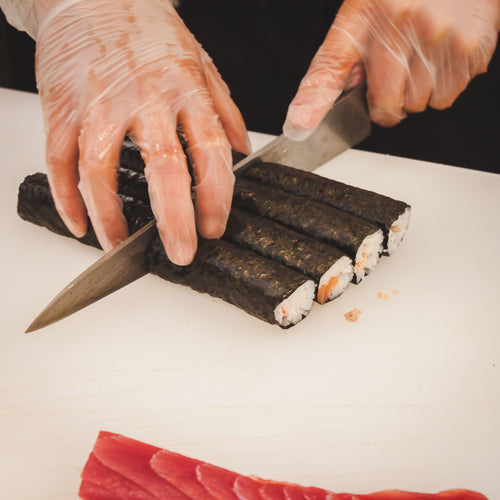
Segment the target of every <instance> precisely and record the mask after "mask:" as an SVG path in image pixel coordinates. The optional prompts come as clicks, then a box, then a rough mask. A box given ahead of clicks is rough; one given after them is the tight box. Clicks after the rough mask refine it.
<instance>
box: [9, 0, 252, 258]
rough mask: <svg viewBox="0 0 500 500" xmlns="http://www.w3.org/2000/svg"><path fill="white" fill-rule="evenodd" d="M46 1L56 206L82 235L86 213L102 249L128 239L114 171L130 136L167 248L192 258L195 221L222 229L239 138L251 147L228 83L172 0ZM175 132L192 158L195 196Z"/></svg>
mask: <svg viewBox="0 0 500 500" xmlns="http://www.w3.org/2000/svg"><path fill="white" fill-rule="evenodd" d="M4 1H5V0H4ZM47 1H49V0H45V1H44V0H40V4H45V5H46V4H47ZM49 3H52V6H51V8H49V9H45V10H44V9H41V12H42V13H41V14H40V11H39V12H38V14H37V15H38V19H39V21H40V25H39V26H38V28H37V49H36V76H37V85H38V89H39V93H40V98H41V103H42V108H43V114H44V120H45V127H46V132H47V143H46V163H47V172H48V177H49V182H50V187H51V191H52V194H53V197H54V200H55V204H56V207H57V210H58V212H59V214H60V215H61V217H62V219H63V221H64V222H65V224H66V225H67V227H68V229H69V230H70V231H71V232H72V233H73V234H74V235H75V236H77V237H80V236H83V235H84V234H85V232H86V229H87V213H88V216H89V217H90V220H91V221H92V225H93V227H94V229H95V232H96V235H97V237H98V239H99V242H100V243H101V245H102V247H103V248H104V250H106V251H107V250H109V249H111V248H113V247H114V246H116V245H117V244H118V243H120V242H121V241H122V240H124V239H125V238H126V237H127V235H128V233H127V225H126V221H125V219H124V217H123V215H122V213H121V203H120V199H119V197H118V195H117V176H116V169H117V166H118V162H119V154H120V148H121V144H122V141H123V138H124V136H125V135H126V134H128V135H129V136H130V137H131V138H132V139H133V140H134V141H135V142H136V144H137V145H138V146H139V147H140V148H141V153H142V156H143V159H144V161H145V164H146V171H145V173H146V178H147V181H148V186H149V194H150V199H151V205H152V209H153V212H154V214H155V217H156V220H157V224H158V230H159V233H160V236H161V238H162V241H163V244H164V246H165V250H166V252H167V255H168V256H169V258H170V259H171V260H172V261H173V262H174V263H176V264H179V265H186V264H188V263H189V262H191V261H192V259H193V257H194V254H195V252H196V248H197V233H196V229H198V232H199V234H200V235H201V236H203V237H206V238H217V237H220V236H221V235H222V233H223V232H224V229H225V224H226V221H227V217H228V214H229V210H230V206H231V198H232V191H233V184H234V175H233V173H232V161H231V146H232V147H233V148H234V149H236V150H238V151H241V152H244V153H248V152H249V146H248V136H247V132H246V129H245V125H244V122H243V119H242V117H241V114H240V112H239V111H238V109H237V107H236V106H235V104H234V103H233V101H232V100H231V98H230V96H229V91H228V88H227V86H226V85H225V83H224V82H223V80H222V79H221V77H220V75H219V74H218V72H217V70H216V68H215V66H214V64H213V62H212V61H211V59H210V58H209V56H208V55H207V54H206V53H205V52H204V50H203V49H202V48H201V46H200V45H199V44H198V42H197V41H196V40H195V38H194V37H193V35H192V34H191V33H190V32H189V31H188V29H187V28H186V27H185V25H184V23H183V22H182V20H181V19H180V18H179V16H178V14H177V12H176V11H175V9H174V8H173V6H172V5H171V3H170V2H169V1H168V0H62V1H52V2H50V1H49ZM177 130H179V131H180V132H181V133H182V135H183V137H184V138H185V139H186V142H187V145H188V154H189V157H190V159H191V163H192V165H193V177H194V184H195V187H194V188H193V189H194V192H195V200H194V205H193V201H192V196H191V177H190V175H189V173H188V169H187V163H186V157H185V155H184V153H183V150H182V147H181V144H180V143H179V140H178V136H177Z"/></svg>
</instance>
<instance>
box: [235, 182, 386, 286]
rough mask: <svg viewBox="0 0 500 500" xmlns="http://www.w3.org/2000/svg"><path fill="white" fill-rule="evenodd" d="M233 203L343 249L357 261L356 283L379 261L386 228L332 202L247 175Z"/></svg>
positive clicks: (236, 191)
mask: <svg viewBox="0 0 500 500" xmlns="http://www.w3.org/2000/svg"><path fill="white" fill-rule="evenodd" d="M233 205H234V206H236V207H238V208H241V209H244V210H247V211H249V212H253V213H256V214H258V215H261V216H263V217H267V218H269V219H272V220H274V221H277V222H279V223H281V224H284V225H285V226H288V227H289V228H291V229H294V230H296V231H298V232H301V233H304V234H306V235H308V236H311V237H312V238H315V239H318V240H320V241H323V242H325V243H328V244H330V245H332V246H335V247H337V248H339V249H340V250H342V251H343V252H345V253H346V254H347V255H348V256H349V257H350V258H351V259H352V260H353V261H354V278H353V281H354V282H355V283H359V282H360V281H361V280H362V279H363V278H364V277H365V276H366V275H368V274H369V273H370V272H371V271H372V270H373V269H374V268H375V266H376V265H377V263H378V261H379V258H380V254H381V252H382V242H383V239H384V236H383V233H382V230H381V229H380V228H379V227H378V226H377V225H375V224H372V223H371V222H368V221H366V220H364V219H361V218H359V217H356V216H354V215H351V214H348V213H346V212H343V211H342V210H339V209H337V208H334V207H331V206H330V205H325V204H324V203H320V202H318V201H315V200H311V199H309V198H304V197H302V196H296V195H293V194H290V193H287V192H285V191H283V190H282V189H279V188H277V187H273V186H268V185H266V184H261V183H258V182H253V181H250V180H248V179H244V178H238V179H237V181H236V183H235V188H234V195H233Z"/></svg>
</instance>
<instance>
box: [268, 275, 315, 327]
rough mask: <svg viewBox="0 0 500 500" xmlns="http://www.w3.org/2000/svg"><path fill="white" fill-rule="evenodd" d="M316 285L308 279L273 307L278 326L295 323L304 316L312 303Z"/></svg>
mask: <svg viewBox="0 0 500 500" xmlns="http://www.w3.org/2000/svg"><path fill="white" fill-rule="evenodd" d="M315 292H316V285H315V283H314V281H313V280H308V281H306V282H305V283H303V284H302V285H300V286H299V287H298V288H297V290H295V291H294V292H293V293H292V294H291V295H290V296H289V297H288V298H286V299H285V300H283V302H281V303H279V304H278V305H277V306H276V308H275V309H274V318H275V319H276V321H277V322H278V324H279V325H280V326H290V325H295V324H296V323H298V322H299V321H300V320H302V319H303V318H305V317H306V316H307V315H308V314H309V311H310V310H311V307H312V305H313V300H314V295H315Z"/></svg>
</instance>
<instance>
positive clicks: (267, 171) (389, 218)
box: [242, 163, 411, 255]
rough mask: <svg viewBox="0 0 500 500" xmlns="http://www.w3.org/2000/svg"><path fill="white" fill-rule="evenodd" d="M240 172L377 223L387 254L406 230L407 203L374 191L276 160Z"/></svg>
mask: <svg viewBox="0 0 500 500" xmlns="http://www.w3.org/2000/svg"><path fill="white" fill-rule="evenodd" d="M242 175H243V176H244V177H245V178H247V179H251V180H253V181H256V182H261V183H263V184H269V185H272V186H276V187H279V188H280V189H283V190H284V191H287V192H289V193H292V194H295V195H298V196H304V197H306V198H310V199H312V200H316V201H319V202H321V203H325V204H327V205H331V206H332V207H335V208H338V209H340V210H343V211H345V212H348V213H350V214H353V215H356V216H357V217H360V218H362V219H365V220H368V221H370V222H372V223H374V224H377V225H378V226H379V227H380V228H381V229H382V230H383V232H384V251H385V253H387V254H388V255H390V254H392V253H394V252H395V251H396V250H397V248H398V247H399V245H400V244H401V242H402V240H403V238H404V236H405V234H406V231H407V229H408V224H409V221H410V210H411V209H410V206H409V205H408V204H407V203H405V202H403V201H398V200H394V199H393V198H390V197H388V196H384V195H381V194H379V193H375V192H373V191H368V190H366V189H361V188H357V187H354V186H350V185H348V184H344V183H342V182H338V181H334V180H331V179H328V178H326V177H322V176H320V175H317V174H314V173H312V172H305V171H303V170H300V169H297V168H292V167H287V166H284V165H277V164H275V163H260V164H255V165H251V166H249V167H248V168H246V169H245V170H244V171H243V172H242Z"/></svg>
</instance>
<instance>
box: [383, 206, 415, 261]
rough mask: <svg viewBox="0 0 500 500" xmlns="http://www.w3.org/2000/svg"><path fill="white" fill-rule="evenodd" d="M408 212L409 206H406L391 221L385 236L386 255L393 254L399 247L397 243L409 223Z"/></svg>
mask: <svg viewBox="0 0 500 500" xmlns="http://www.w3.org/2000/svg"><path fill="white" fill-rule="evenodd" d="M410 212H411V210H410V207H407V208H406V209H405V211H404V212H403V213H402V214H401V215H400V216H399V217H398V218H397V219H396V220H395V221H394V222H393V223H392V225H391V229H390V230H389V234H388V237H387V249H386V253H387V254H388V255H391V254H393V253H394V252H395V251H396V250H397V249H398V248H399V245H401V242H402V241H403V238H404V237H405V234H406V231H407V230H408V224H409V223H410Z"/></svg>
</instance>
